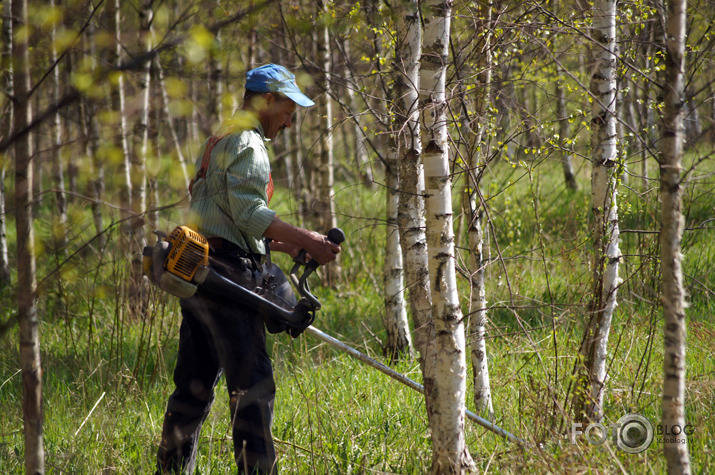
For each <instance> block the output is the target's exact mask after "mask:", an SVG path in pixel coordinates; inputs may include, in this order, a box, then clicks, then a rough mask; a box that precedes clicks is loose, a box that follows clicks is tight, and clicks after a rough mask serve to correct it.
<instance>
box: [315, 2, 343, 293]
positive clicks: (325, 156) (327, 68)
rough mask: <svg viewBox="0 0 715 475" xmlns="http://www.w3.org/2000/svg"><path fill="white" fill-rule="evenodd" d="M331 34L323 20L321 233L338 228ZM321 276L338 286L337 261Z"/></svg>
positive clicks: (320, 47) (323, 10) (324, 4)
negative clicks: (334, 190)
mask: <svg viewBox="0 0 715 475" xmlns="http://www.w3.org/2000/svg"><path fill="white" fill-rule="evenodd" d="M318 5H319V9H320V11H321V14H322V15H321V16H327V15H330V13H329V12H328V4H327V2H322V1H321V2H318ZM330 50H331V48H330V31H329V29H328V24H327V22H326V20H325V19H324V20H323V25H322V30H321V36H320V38H319V41H318V58H319V60H320V61H321V65H322V79H323V89H324V91H325V96H324V98H323V100H322V101H318V111H319V112H318V113H319V114H320V118H321V126H320V130H321V131H322V133H323V137H322V138H321V140H320V171H319V173H320V180H319V183H320V186H319V188H318V197H317V200H316V206H318V212H319V213H320V223H321V224H320V229H319V231H320V232H323V233H325V232H327V231H328V229H331V228H334V227H336V226H337V217H336V215H335V199H334V197H333V184H334V181H335V175H334V173H335V163H334V155H333V103H332V99H331V93H332V85H331V78H330V76H331V71H332V70H333V69H332V61H331V54H330ZM323 273H324V274H323V275H324V280H325V283H326V285H328V286H330V287H332V286H334V285H335V283H336V282H337V277H338V275H339V274H340V265H339V263H338V261H337V260H336V261H333V262H331V263H330V264H328V265H326V266H324V269H323Z"/></svg>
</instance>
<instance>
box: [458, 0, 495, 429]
mask: <svg viewBox="0 0 715 475" xmlns="http://www.w3.org/2000/svg"><path fill="white" fill-rule="evenodd" d="M492 13H493V6H492V4H491V2H484V3H480V4H479V12H478V16H479V18H480V20H477V25H476V28H477V31H483V32H484V34H483V35H482V38H483V39H482V45H481V48H480V51H479V53H478V54H479V57H478V58H477V71H479V72H478V73H477V85H476V88H475V89H474V112H475V114H476V118H477V119H476V120H477V124H476V127H474V132H475V133H474V142H473V145H472V146H471V147H470V150H471V151H472V153H467V157H466V159H467V173H466V188H465V190H464V194H463V196H464V197H465V198H467V203H466V206H463V208H464V209H465V211H468V214H467V217H468V219H469V224H468V226H467V237H468V242H469V250H470V254H471V255H472V257H473V263H472V265H473V266H472V268H471V269H470V271H469V274H470V286H471V292H470V294H471V301H470V311H471V312H472V315H471V317H470V319H469V340H470V355H471V360H472V378H473V381H474V403H475V407H476V410H477V412H481V413H486V415H487V417H488V418H491V416H492V414H493V413H494V408H493V405H492V392H491V386H490V383H489V364H488V361H487V343H486V339H485V334H486V325H487V310H486V307H487V299H486V285H485V279H484V270H485V266H486V265H487V260H486V259H484V252H483V251H484V247H485V246H484V242H485V240H484V231H483V226H482V218H483V215H484V211H483V209H482V203H481V199H480V194H479V187H480V186H481V183H480V181H481V176H482V173H481V171H482V169H483V168H484V167H485V161H486V160H487V158H488V157H489V155H490V153H489V150H487V146H486V144H485V143H482V139H483V137H484V130H485V125H484V123H485V118H486V116H487V111H488V107H489V104H490V103H491V86H492V84H491V83H492V67H493V64H492V54H491V49H492V33H491V30H492ZM466 130H469V129H466Z"/></svg>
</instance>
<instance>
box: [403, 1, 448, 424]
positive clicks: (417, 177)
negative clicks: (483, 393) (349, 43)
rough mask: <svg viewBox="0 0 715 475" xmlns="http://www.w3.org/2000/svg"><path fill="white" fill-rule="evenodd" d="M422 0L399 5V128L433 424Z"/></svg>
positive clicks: (415, 312)
mask: <svg viewBox="0 0 715 475" xmlns="http://www.w3.org/2000/svg"><path fill="white" fill-rule="evenodd" d="M418 5H419V3H418V0H400V2H399V3H397V4H396V8H395V11H396V15H397V18H396V21H395V24H396V31H397V52H396V54H395V57H396V61H395V65H396V67H395V86H394V87H395V104H394V107H395V122H396V123H395V130H397V131H399V132H400V134H399V135H398V150H399V156H398V159H399V163H400V169H399V181H400V195H399V202H398V207H397V223H398V227H399V233H400V247H401V248H402V258H403V264H404V272H405V288H407V289H409V297H410V310H411V313H412V322H413V326H414V343H415V347H416V349H417V351H418V352H419V362H420V367H421V369H422V381H423V384H424V390H425V392H424V394H425V406H426V409H427V418H428V419H429V420H430V427H431V426H432V422H431V420H432V414H433V411H432V409H431V408H432V407H433V406H435V398H437V397H438V395H439V394H438V393H437V392H436V391H434V390H433V387H434V383H435V372H434V371H435V363H436V361H437V355H436V353H435V344H434V337H433V336H434V321H433V320H432V298H431V297H430V288H429V273H428V270H427V268H428V259H427V238H426V236H425V219H424V197H423V193H424V172H423V169H422V162H421V158H420V156H421V154H422V144H421V140H420V128H419V108H418V105H419V85H420V67H419V58H420V52H421V46H422V29H421V26H420V12H419V6H418Z"/></svg>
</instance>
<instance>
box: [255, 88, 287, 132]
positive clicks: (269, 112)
mask: <svg viewBox="0 0 715 475" xmlns="http://www.w3.org/2000/svg"><path fill="white" fill-rule="evenodd" d="M294 113H295V102H293V101H292V100H290V99H288V98H279V97H278V96H275V95H273V94H270V93H269V94H267V97H266V109H265V110H264V112H263V114H262V118H263V120H262V121H261V125H263V132H264V133H265V134H266V138H269V139H271V140H273V139H275V138H276V136H277V135H278V132H280V131H281V130H283V129H285V128H288V127H290V126H291V123H292V121H293V114H294Z"/></svg>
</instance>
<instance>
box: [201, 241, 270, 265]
mask: <svg viewBox="0 0 715 475" xmlns="http://www.w3.org/2000/svg"><path fill="white" fill-rule="evenodd" d="M206 240H207V241H208V242H209V246H211V249H212V250H214V251H220V252H222V253H229V254H235V255H237V256H239V257H247V258H249V259H251V260H253V261H254V262H256V263H257V264H264V263H265V260H266V256H265V255H263V254H255V253H253V252H248V251H246V250H245V249H243V248H242V247H241V246H239V245H238V244H234V243H232V242H231V241H229V240H227V239H224V238H221V237H209V238H206Z"/></svg>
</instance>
